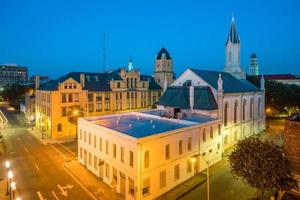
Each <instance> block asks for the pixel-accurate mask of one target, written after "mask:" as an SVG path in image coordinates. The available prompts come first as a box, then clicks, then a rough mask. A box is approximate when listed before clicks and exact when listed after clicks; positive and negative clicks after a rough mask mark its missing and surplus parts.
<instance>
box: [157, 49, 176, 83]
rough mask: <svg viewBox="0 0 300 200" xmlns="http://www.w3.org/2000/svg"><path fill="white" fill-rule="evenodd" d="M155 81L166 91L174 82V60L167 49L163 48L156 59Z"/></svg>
mask: <svg viewBox="0 0 300 200" xmlns="http://www.w3.org/2000/svg"><path fill="white" fill-rule="evenodd" d="M154 79H155V81H156V82H157V83H158V84H159V85H160V87H161V88H164V89H165V87H167V86H168V85H170V84H171V83H172V82H173V80H174V72H173V66H172V58H171V56H170V54H169V52H168V51H167V49H165V48H162V49H161V50H160V51H159V52H158V54H157V55H156V57H155V64H154Z"/></svg>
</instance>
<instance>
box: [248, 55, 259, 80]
mask: <svg viewBox="0 0 300 200" xmlns="http://www.w3.org/2000/svg"><path fill="white" fill-rule="evenodd" d="M249 75H250V76H257V75H259V65H258V60H257V56H256V55H255V53H253V54H252V55H251V56H250V65H249Z"/></svg>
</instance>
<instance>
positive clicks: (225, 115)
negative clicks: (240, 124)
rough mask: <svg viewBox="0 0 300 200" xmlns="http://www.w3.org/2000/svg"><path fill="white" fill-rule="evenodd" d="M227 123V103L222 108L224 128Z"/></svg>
mask: <svg viewBox="0 0 300 200" xmlns="http://www.w3.org/2000/svg"><path fill="white" fill-rule="evenodd" d="M227 123H228V103H225V106H224V126H227Z"/></svg>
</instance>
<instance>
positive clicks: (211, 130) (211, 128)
mask: <svg viewBox="0 0 300 200" xmlns="http://www.w3.org/2000/svg"><path fill="white" fill-rule="evenodd" d="M209 135H210V139H213V138H214V130H213V127H212V126H211V127H210V132H209Z"/></svg>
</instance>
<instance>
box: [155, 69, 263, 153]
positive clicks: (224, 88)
mask: <svg viewBox="0 0 300 200" xmlns="http://www.w3.org/2000/svg"><path fill="white" fill-rule="evenodd" d="M261 80H262V81H261V88H260V89H259V88H257V87H255V86H254V85H252V84H251V83H249V82H248V81H246V80H244V79H237V78H235V77H234V76H232V75H231V74H229V73H226V72H216V71H206V70H199V69H187V70H186V71H185V72H184V73H183V74H181V75H180V76H179V77H178V78H177V79H176V80H175V81H174V82H173V83H172V84H171V86H170V87H169V88H168V89H167V90H166V92H165V93H164V94H163V96H162V97H161V98H160V100H159V102H158V103H157V104H158V108H159V109H161V110H168V108H178V109H180V110H181V112H183V113H186V114H187V115H189V113H197V114H201V115H206V116H211V117H217V118H220V119H223V123H222V132H223V145H224V148H223V149H224V150H225V149H227V148H228V147H230V146H232V145H233V144H235V143H236V142H237V141H238V140H239V139H241V138H244V137H247V136H250V135H253V134H256V133H259V132H261V131H263V130H264V129H265V112H264V107H265V90H264V79H261ZM174 90H176V91H177V92H174ZM183 90H186V92H182V94H181V93H180V91H183ZM197 90H205V91H211V92H212V94H213V95H212V96H210V95H209V94H210V93H209V92H202V93H201V92H198V93H197V92H196V91H197ZM191 96H194V100H193V98H192V99H190V100H187V99H189V98H190V97H191ZM188 101H189V102H188ZM210 101H215V102H217V106H215V107H212V106H211V104H210V103H209V102H210Z"/></svg>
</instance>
